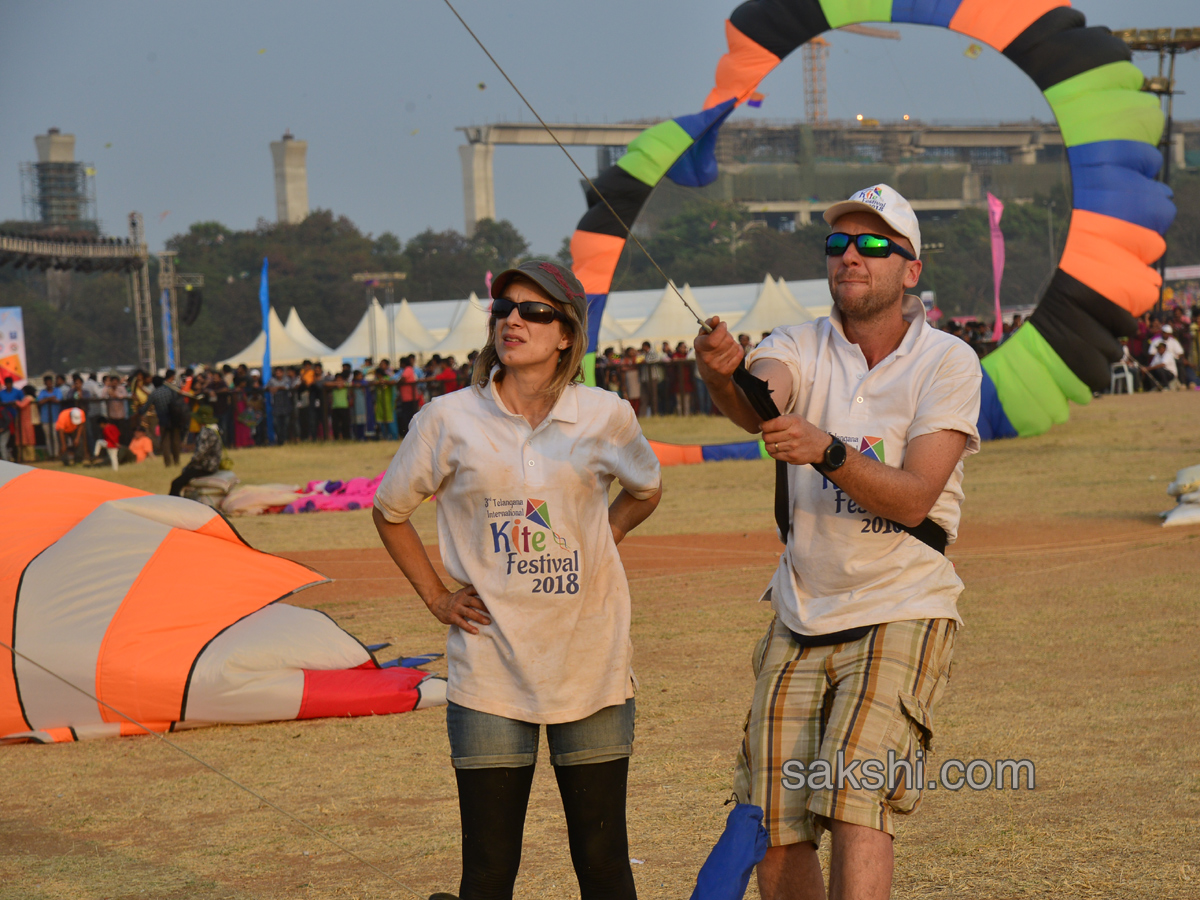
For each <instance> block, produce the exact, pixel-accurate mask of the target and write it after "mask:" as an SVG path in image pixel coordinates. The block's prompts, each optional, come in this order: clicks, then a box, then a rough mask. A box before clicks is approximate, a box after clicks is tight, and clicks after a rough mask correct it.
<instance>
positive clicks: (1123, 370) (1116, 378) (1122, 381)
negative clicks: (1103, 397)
mask: <svg viewBox="0 0 1200 900" xmlns="http://www.w3.org/2000/svg"><path fill="white" fill-rule="evenodd" d="M1122 385H1123V386H1124V388H1125V390H1124V391H1123V392H1122V391H1120V390H1118V388H1119V387H1121V386H1122ZM1108 391H1109V393H1110V394H1120V393H1126V394H1132V393H1133V372H1132V371H1131V370H1130V368H1129V366H1127V365H1125V363H1123V362H1117V363H1113V364H1112V381H1111V382H1110V383H1109V386H1108Z"/></svg>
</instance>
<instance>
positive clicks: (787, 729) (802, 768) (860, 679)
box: [733, 617, 956, 846]
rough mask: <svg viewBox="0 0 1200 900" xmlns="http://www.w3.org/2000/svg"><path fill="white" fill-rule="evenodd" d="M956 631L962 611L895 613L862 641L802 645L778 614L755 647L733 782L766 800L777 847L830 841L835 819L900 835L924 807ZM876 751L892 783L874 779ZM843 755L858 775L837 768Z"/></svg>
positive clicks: (747, 796)
mask: <svg viewBox="0 0 1200 900" xmlns="http://www.w3.org/2000/svg"><path fill="white" fill-rule="evenodd" d="M955 629H956V625H955V623H954V621H953V620H952V619H920V620H913V621H905V622H889V623H887V624H884V625H877V626H875V627H874V628H872V629H871V630H870V631H869V632H868V633H867V634H866V635H865V636H864V637H862V638H860V639H859V640H857V641H853V642H850V643H845V644H832V645H830V646H825V647H801V646H800V645H799V644H798V643H797V642H796V640H795V638H793V637H792V632H791V631H789V630H788V628H787V627H786V626H785V625H784V624H783V623H782V622H780V621H779V619H778V617H776V618H775V619H772V621H771V624H770V626H768V628H767V633H766V634H765V635H763V637H762V639H761V640H760V641H759V642H758V646H757V647H756V648H755V650H754V659H753V665H754V675H755V678H756V682H755V686H754V702H753V705H752V706H751V708H750V713H749V715H748V716H747V717H746V736H745V738H744V740H743V741H742V747H741V751H740V752H739V753H738V764H737V770H736V773H735V775H734V787H733V789H734V792H735V793H736V794H737V796H738V798H739V799H740V800H741V802H743V803H753V804H755V805H756V806H760V807H762V808H763V810H764V812H765V816H764V819H763V825H764V826H765V827H766V829H767V835H768V839H769V841H770V844H771V846H779V845H782V844H795V843H800V842H802V841H812V842H813V843H816V844H819V843H820V840H821V835H822V833H823V832H824V831H825V829H826V828H827V827H828V820H830V819H836V820H838V821H841V822H849V823H851V824H854V825H865V826H867V827H870V828H875V829H878V830H880V831H885V832H887V833H888V834H892V835H894V834H895V830H894V825H893V821H892V820H893V816H894V814H896V813H900V814H906V813H911V812H913V811H914V810H915V809H916V808H917V806H918V804H919V803H920V800H921V789H922V788H923V787H924V781H927V780H928V778H929V775H928V774H926V775H924V776H923V777H917V773H918V772H920V769H919V768H918V767H917V763H918V762H920V763H921V764H922V766H924V765H925V763H926V757H927V755H928V752H929V747H930V741H931V739H932V737H933V720H932V718H931V715H930V711H931V710H932V709H933V707H934V705H935V704H936V703H937V701H938V698H939V697H940V696H941V694H942V691H943V690H944V689H945V686H946V682H947V681H948V680H949V677H950V661H951V657H952V656H953V652H954V633H955ZM889 750H891V751H893V755H892V756H891V760H892V762H893V768H892V771H891V775H890V777H889V773H888V772H887V764H888V760H889V754H888V751H889ZM867 760H878V761H879V762H875V763H870V764H869V765H868V766H866V767H865V768H867V769H870V774H871V776H872V778H871V780H872V781H874V782H876V783H878V782H882V784H879V785H878V786H876V785H874V784H871V785H868V784H867V783H866V782H867V777H866V776H867V772H866V771H863V768H864V767H863V766H862V764H863V763H865V762H866V761H867ZM819 761H824V763H821V762H819ZM839 761H840V764H841V771H842V772H849V773H850V774H849V777H845V778H841V779H839V778H838V777H837V776H838V772H839V769H838V766H839ZM856 761H857V763H856ZM905 761H907V764H908V766H907V768H906V767H905ZM880 768H883V769H884V770H885V771H884V773H883V775H882V776H881V777H875V774H876V772H877V771H878V770H879V769H880ZM927 768H928V769H929V770H932V769H933V767H932V765H929V766H928V767H927ZM908 772H911V773H912V777H906V775H907V773H908ZM824 773H828V774H827V775H826V774H824ZM856 782H857V783H856Z"/></svg>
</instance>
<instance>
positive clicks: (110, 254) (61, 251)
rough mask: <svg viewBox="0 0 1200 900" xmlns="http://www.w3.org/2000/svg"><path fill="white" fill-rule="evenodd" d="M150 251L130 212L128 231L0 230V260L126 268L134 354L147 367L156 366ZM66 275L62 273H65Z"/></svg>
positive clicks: (138, 219)
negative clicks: (117, 234)
mask: <svg viewBox="0 0 1200 900" xmlns="http://www.w3.org/2000/svg"><path fill="white" fill-rule="evenodd" d="M149 260H150V252H149V249H148V248H147V246H146V238H145V233H144V231H143V228H142V215H141V213H136V212H134V213H130V214H129V237H128V238H106V237H94V236H91V235H88V234H72V233H59V234H54V233H43V234H36V233H35V234H11V233H2V232H0V266H6V265H11V266H14V267H15V268H18V269H22V268H23V269H38V270H40V271H42V272H46V273H47V274H48V275H49V274H50V273H51V272H55V271H57V272H125V273H127V274H128V276H129V301H130V302H129V305H130V306H131V307H133V312H134V323H135V328H136V330H137V340H138V360H139V362H140V363H141V365H142V368H144V369H145V370H146V371H148V372H154V371H156V369H157V360H156V358H155V352H154V320H153V318H152V317H151V306H150V267H149ZM64 277H66V276H64Z"/></svg>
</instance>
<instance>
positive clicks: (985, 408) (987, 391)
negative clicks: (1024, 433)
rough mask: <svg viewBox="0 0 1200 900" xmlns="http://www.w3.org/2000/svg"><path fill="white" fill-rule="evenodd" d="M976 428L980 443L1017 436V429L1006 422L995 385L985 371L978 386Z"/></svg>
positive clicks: (985, 370) (984, 370)
mask: <svg viewBox="0 0 1200 900" xmlns="http://www.w3.org/2000/svg"><path fill="white" fill-rule="evenodd" d="M980 368H983V367H982V366H981V367H980ZM976 427H977V428H978V429H979V439H980V440H981V441H996V440H999V439H1000V438H1015V437H1016V436H1017V429H1015V428H1013V427H1012V422H1010V421H1008V416H1007V415H1005V413H1004V407H1003V406H1001V405H1000V396H999V395H998V394H997V393H996V385H995V383H994V382H993V381H992V376H991V375H989V374H988V372H987V369H983V383H982V384H981V385H980V386H979V422H978V423H977V424H976Z"/></svg>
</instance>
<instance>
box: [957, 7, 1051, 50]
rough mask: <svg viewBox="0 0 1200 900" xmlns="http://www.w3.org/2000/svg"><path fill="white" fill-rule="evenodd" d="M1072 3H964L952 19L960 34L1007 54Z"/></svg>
mask: <svg viewBox="0 0 1200 900" xmlns="http://www.w3.org/2000/svg"><path fill="white" fill-rule="evenodd" d="M1070 5H1071V4H1070V2H1069V0H1005V2H1003V3H1000V2H997V0H963V2H962V5H961V6H959V8H958V12H956V13H955V14H954V18H953V19H951V20H950V30H951V31H957V32H960V33H962V34H965V35H967V36H969V37H973V38H975V39H976V40H979V41H983V42H984V43H985V44H987V45H989V46H991V47H995V48H996V49H997V50H999V51H1001V52H1003V51H1004V48H1005V47H1007V46H1008V45H1009V44H1011V43H1012V42H1013V41H1014V40H1015V39H1016V37H1017V35H1019V34H1020V33H1021V32H1022V31H1024V30H1025V29H1026V28H1028V27H1029V26H1030V25H1032V24H1033V23H1034V22H1036V21H1037V20H1038V19H1040V18H1041V17H1042V16H1044V15H1045V14H1046V13H1048V12H1050V10H1052V9H1057V8H1058V7H1060V6H1070Z"/></svg>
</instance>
